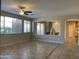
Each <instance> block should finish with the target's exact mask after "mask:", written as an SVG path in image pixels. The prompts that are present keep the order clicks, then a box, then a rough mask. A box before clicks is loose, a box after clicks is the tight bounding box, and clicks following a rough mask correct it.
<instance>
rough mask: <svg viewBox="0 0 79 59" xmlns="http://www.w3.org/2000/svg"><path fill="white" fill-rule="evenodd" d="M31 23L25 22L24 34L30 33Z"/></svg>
mask: <svg viewBox="0 0 79 59" xmlns="http://www.w3.org/2000/svg"><path fill="white" fill-rule="evenodd" d="M30 26H31V25H30V21H27V20H24V32H30Z"/></svg>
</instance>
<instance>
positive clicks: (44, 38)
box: [33, 15, 79, 43]
mask: <svg viewBox="0 0 79 59" xmlns="http://www.w3.org/2000/svg"><path fill="white" fill-rule="evenodd" d="M69 19H79V15H68V16H60V17H59V18H56V19H53V18H51V19H50V18H49V19H47V18H42V19H36V20H35V21H33V26H34V22H38V21H43V20H44V21H58V22H59V23H60V24H61V35H60V36H52V35H35V39H36V40H39V41H45V42H55V43H64V40H65V38H66V36H65V34H66V33H65V23H66V21H67V20H69ZM33 32H34V28H33Z"/></svg>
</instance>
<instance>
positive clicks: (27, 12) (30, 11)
mask: <svg viewBox="0 0 79 59" xmlns="http://www.w3.org/2000/svg"><path fill="white" fill-rule="evenodd" d="M24 13H25V14H27V13H32V11H24Z"/></svg>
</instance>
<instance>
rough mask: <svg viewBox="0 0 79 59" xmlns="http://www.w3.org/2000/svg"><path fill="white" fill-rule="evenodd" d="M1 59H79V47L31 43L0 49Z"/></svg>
mask: <svg viewBox="0 0 79 59" xmlns="http://www.w3.org/2000/svg"><path fill="white" fill-rule="evenodd" d="M0 59H79V47H78V46H76V47H67V46H66V45H65V44H54V43H53V44H51V43H45V42H36V41H30V42H24V43H20V44H15V45H12V46H7V47H2V48H0Z"/></svg>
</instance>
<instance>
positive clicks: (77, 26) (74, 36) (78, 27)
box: [65, 21, 79, 46]
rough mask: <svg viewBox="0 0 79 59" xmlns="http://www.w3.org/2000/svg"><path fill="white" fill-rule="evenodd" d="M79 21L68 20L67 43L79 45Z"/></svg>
mask: <svg viewBox="0 0 79 59" xmlns="http://www.w3.org/2000/svg"><path fill="white" fill-rule="evenodd" d="M78 32H79V21H67V22H66V40H65V42H66V44H68V45H71V46H74V45H78V36H79V33H78Z"/></svg>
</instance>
